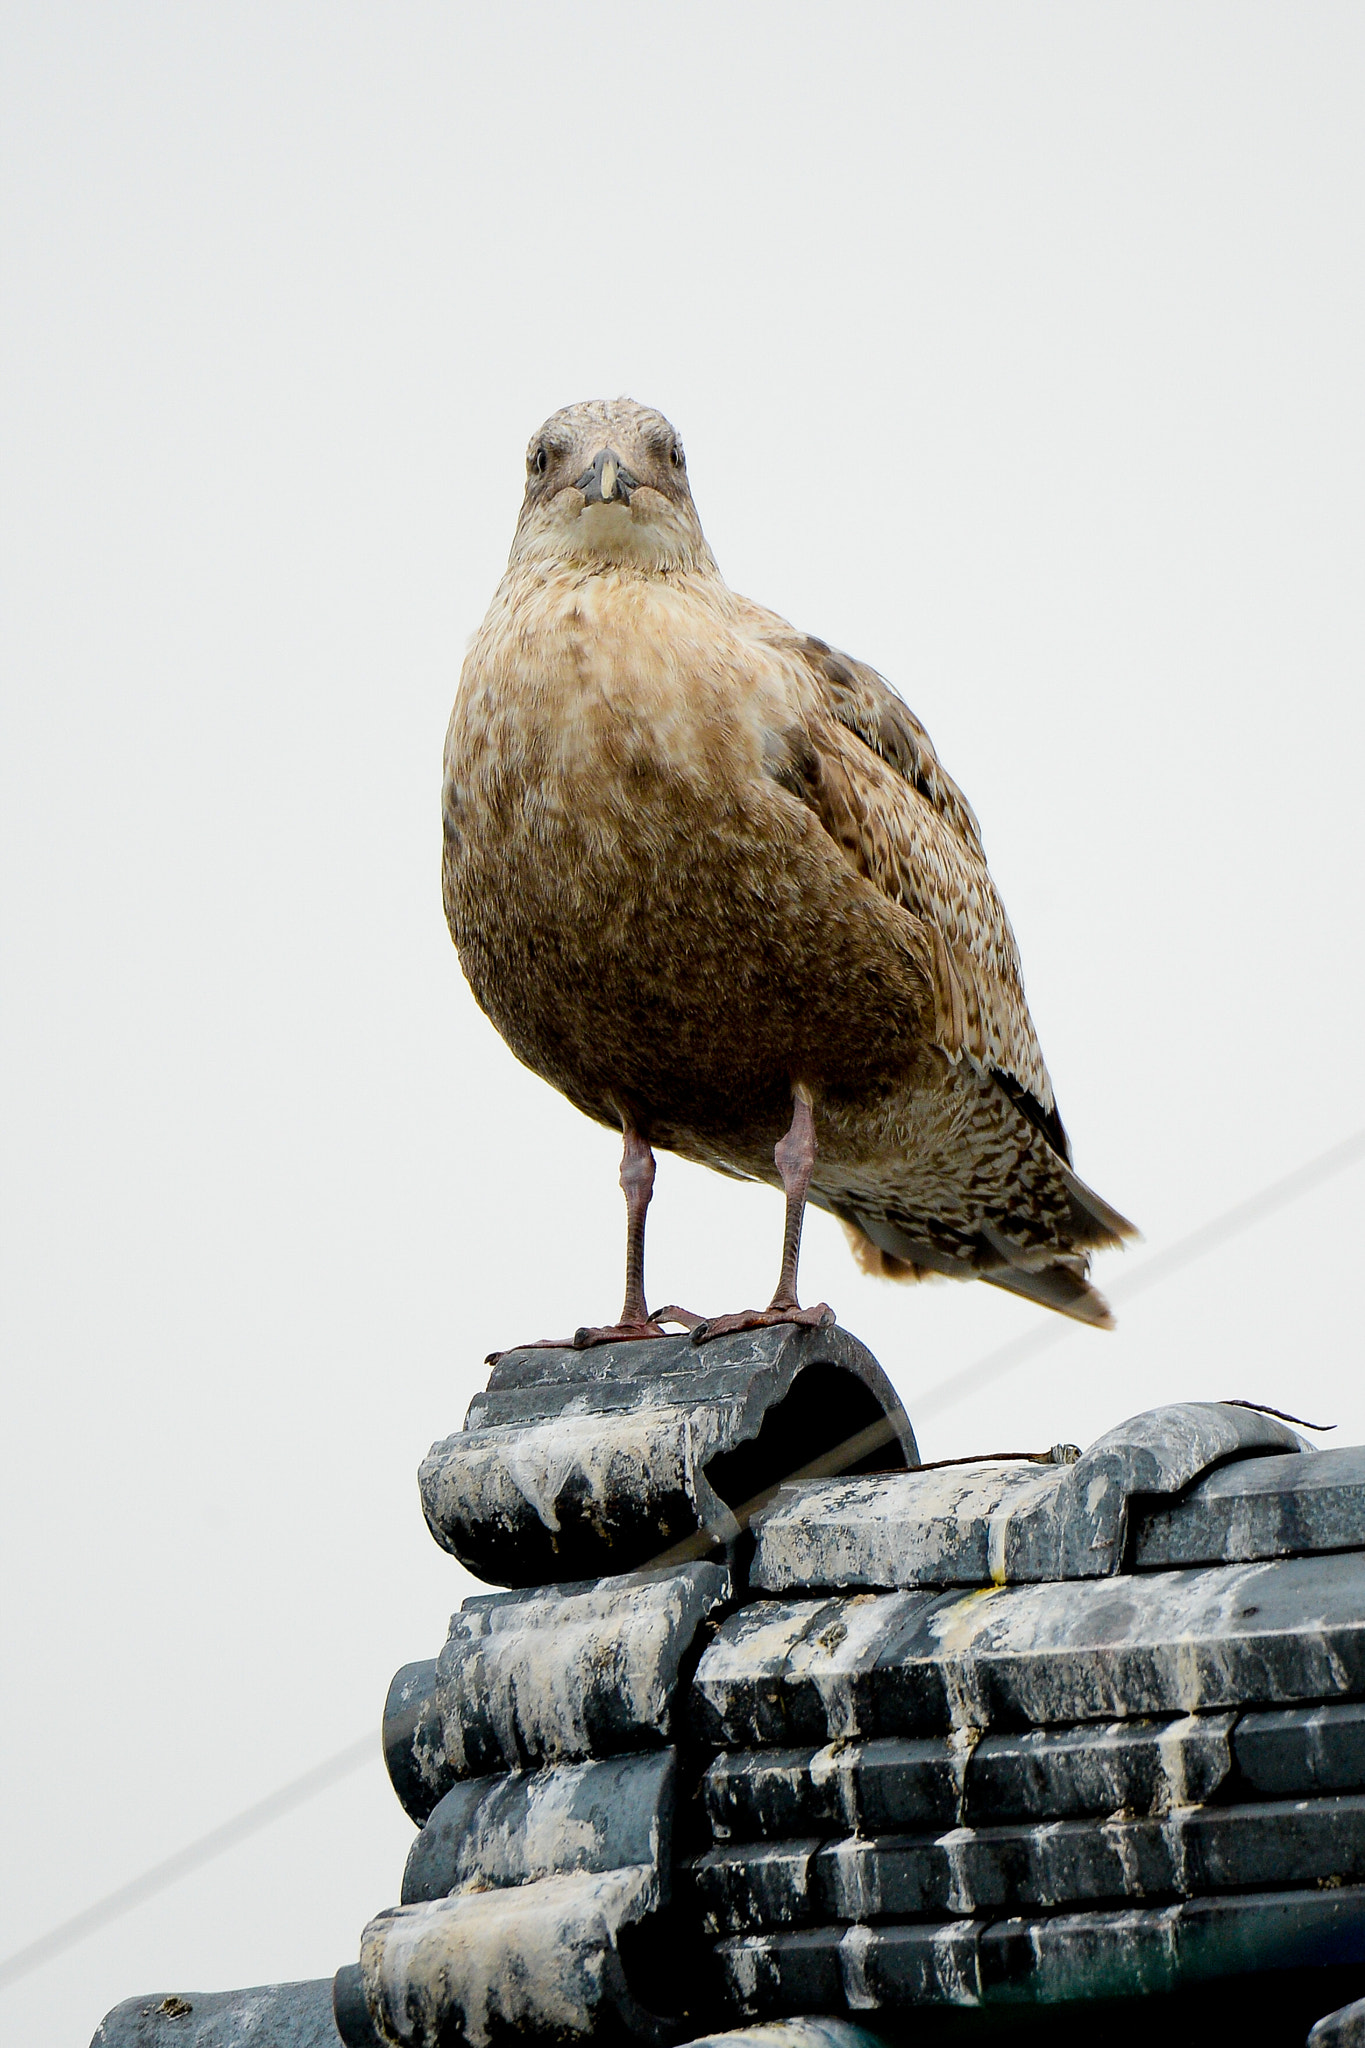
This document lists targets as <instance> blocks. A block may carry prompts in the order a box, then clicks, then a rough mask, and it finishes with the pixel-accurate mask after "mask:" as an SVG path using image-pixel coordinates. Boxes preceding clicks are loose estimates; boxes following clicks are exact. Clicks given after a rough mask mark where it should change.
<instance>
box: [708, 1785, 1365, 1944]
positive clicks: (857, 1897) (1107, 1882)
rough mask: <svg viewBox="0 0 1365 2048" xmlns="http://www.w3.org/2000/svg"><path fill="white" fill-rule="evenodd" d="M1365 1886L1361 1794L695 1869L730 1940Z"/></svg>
mask: <svg viewBox="0 0 1365 2048" xmlns="http://www.w3.org/2000/svg"><path fill="white" fill-rule="evenodd" d="M1361 1880H1365V1798H1362V1797H1360V1796H1355V1797H1350V1796H1343V1797H1338V1798H1332V1799H1315V1800H1302V1801H1292V1802H1291V1801H1284V1802H1277V1801H1267V1802H1263V1803H1260V1804H1256V1805H1250V1806H1198V1807H1182V1808H1179V1809H1177V1810H1176V1811H1175V1812H1172V1813H1169V1814H1166V1815H1164V1816H1162V1817H1159V1818H1155V1817H1154V1818H1148V1819H1134V1818H1129V1817H1127V1816H1122V1815H1113V1816H1111V1817H1109V1818H1105V1819H1091V1820H1068V1821H1051V1822H1048V1823H1046V1824H1044V1825H1043V1826H1032V1827H1029V1826H1015V1827H994V1828H969V1827H959V1828H953V1829H950V1830H948V1831H946V1832H945V1833H943V1834H940V1835H938V1836H931V1835H919V1836H897V1835H887V1836H874V1837H858V1836H855V1837H850V1838H845V1839H844V1840H842V1841H835V1842H824V1843H819V1842H815V1841H807V1842H792V1843H771V1842H765V1843H751V1844H746V1843H732V1844H729V1845H726V1846H724V1847H717V1848H715V1849H712V1850H710V1851H708V1852H707V1854H705V1855H703V1856H701V1857H699V1858H697V1860H696V1862H695V1864H694V1866H693V1872H692V1881H693V1884H694V1886H695V1889H696V1892H697V1895H698V1898H699V1899H700V1901H701V1904H702V1908H703V1911H704V1913H705V1914H706V1916H707V1923H708V1925H709V1927H710V1928H711V1929H712V1931H715V1932H724V1933H745V1932H751V1931H754V1930H756V1929H759V1928H764V1927H783V1926H801V1925H809V1924H814V1923H816V1922H828V1921H858V1922H864V1921H877V1920H900V1919H915V1918H920V1917H923V1916H924V1915H926V1914H944V1913H950V1914H961V1915H964V1916H966V1915H972V1914H978V1913H982V1912H992V1913H995V1912H1015V1911H1019V1910H1027V1909H1031V1908H1040V1907H1043V1908H1045V1907H1057V1906H1067V1905H1073V1904H1078V1903H1086V1902H1090V1901H1104V1900H1120V1899H1161V1898H1169V1897H1192V1896H1194V1895H1196V1894H1199V1893H1205V1892H1219V1891H1245V1890H1248V1889H1250V1888H1252V1887H1255V1886H1258V1885H1275V1886H1285V1885H1300V1884H1342V1883H1356V1882H1359V1881H1361Z"/></svg>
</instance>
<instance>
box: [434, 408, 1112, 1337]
mask: <svg viewBox="0 0 1365 2048" xmlns="http://www.w3.org/2000/svg"><path fill="white" fill-rule="evenodd" d="M444 811H445V834H446V840H445V863H444V889H445V903H446V913H447V917H448V919H449V923H450V929H451V933H452V935H453V937H454V939H455V943H456V945H457V947H458V948H459V953H460V960H461V963H462V965H463V967H464V970H465V973H466V974H467V976H468V978H469V982H470V986H471V987H472V989H473V991H474V994H475V996H476V997H477V999H478V1001H479V1002H480V1004H481V1005H482V1006H483V1008H484V1009H485V1010H486V1011H487V1012H488V1014H489V1016H490V1017H491V1018H492V1020H493V1022H494V1023H495V1024H496V1025H497V1027H498V1029H499V1031H500V1032H501V1033H502V1035H503V1037H504V1038H505V1039H506V1040H507V1042H508V1044H509V1045H510V1046H511V1047H512V1050H513V1051H514V1052H515V1053H516V1054H517V1055H518V1057H519V1058H520V1059H522V1060H524V1061H525V1063H526V1064H527V1065H528V1066H529V1067H531V1068H532V1069H533V1070H534V1071H535V1072H536V1073H538V1074H541V1075H543V1077H544V1078H545V1079H546V1080H547V1081H549V1082H551V1083H552V1084H553V1085H554V1086H555V1087H556V1088H558V1089H560V1090H561V1091H562V1092H563V1093H564V1094H565V1095H567V1096H568V1097H569V1099H570V1101H572V1102H574V1103H576V1104H577V1105H578V1107H579V1108H580V1109H582V1110H583V1111H584V1112H585V1113H586V1114H587V1115H589V1116H591V1117H594V1118H596V1119H597V1120H598V1121H599V1122H601V1123H604V1124H609V1125H612V1126H614V1127H616V1128H618V1129H621V1128H624V1129H625V1130H627V1132H630V1131H632V1130H633V1131H635V1132H637V1133H639V1135H640V1137H641V1138H643V1139H644V1140H646V1141H647V1142H648V1143H649V1144H654V1145H662V1146H665V1147H667V1148H668V1149H670V1150H672V1151H675V1152H678V1153H680V1154H682V1156H683V1157H685V1158H688V1159H693V1160H698V1161H701V1162H702V1163H703V1164H705V1165H708V1166H712V1167H715V1168H718V1169H719V1170H721V1171H722V1172H726V1173H731V1174H739V1175H743V1176H746V1177H752V1178H755V1179H759V1180H765V1181H774V1180H776V1178H777V1174H776V1172H775V1169H774V1165H773V1145H774V1140H775V1139H776V1138H778V1137H779V1136H780V1135H781V1133H782V1132H783V1131H784V1130H785V1128H786V1126H787V1122H788V1119H789V1118H790V1117H791V1114H792V1101H793V1094H794V1092H799V1093H800V1094H801V1095H802V1096H803V1097H804V1096H806V1095H808V1096H809V1099H810V1101H811V1103H812V1104H813V1108H814V1120H815V1130H816V1132H817V1134H818V1144H819V1153H818V1158H817V1160H816V1163H815V1167H814V1177H813V1180H812V1182H811V1188H810V1194H811V1199H812V1200H814V1201H817V1202H819V1203H820V1204H822V1205H823V1206H824V1207H825V1208H827V1209H830V1210H832V1211H833V1212H834V1213H835V1215H837V1216H839V1217H840V1218H841V1219H842V1220H843V1221H844V1223H845V1224H846V1225H847V1226H848V1228H849V1231H850V1235H851V1237H852V1238H853V1240H854V1245H855V1249H856V1250H857V1251H858V1252H859V1254H860V1256H861V1258H862V1259H863V1262H864V1264H866V1265H868V1266H869V1267H871V1268H873V1269H875V1270H882V1271H887V1272H891V1273H896V1274H900V1275H904V1276H906V1277H910V1276H918V1275H919V1274H922V1273H925V1272H930V1271H932V1272H941V1273H950V1274H954V1275H957V1276H959V1277H962V1278H972V1277H978V1278H981V1279H985V1280H988V1281H990V1282H992V1283H993V1284H994V1285H997V1286H1001V1287H1006V1288H1009V1289H1011V1290H1012V1291H1013V1292H1015V1293H1019V1294H1024V1295H1028V1296H1030V1297H1031V1298H1032V1299H1034V1300H1036V1301H1040V1302H1044V1303H1046V1304H1047V1305H1048V1306H1049V1307H1053V1308H1059V1309H1062V1310H1064V1311H1065V1312H1066V1313H1068V1314H1071V1315H1076V1316H1079V1317H1081V1318H1082V1319H1083V1320H1086V1321H1090V1322H1107V1321H1108V1311H1107V1309H1106V1308H1105V1305H1104V1302H1103V1300H1102V1298H1101V1297H1100V1296H1099V1295H1098V1294H1096V1293H1095V1291H1094V1290H1093V1289H1092V1288H1091V1287H1089V1285H1088V1283H1087V1281H1086V1279H1085V1272H1086V1265H1087V1254H1088V1251H1089V1249H1090V1248H1091V1247H1092V1246H1096V1245H1105V1244H1112V1243H1115V1242H1117V1241H1118V1240H1119V1239H1120V1238H1121V1237H1123V1236H1125V1235H1127V1234H1128V1232H1129V1229H1130V1226H1129V1225H1127V1224H1126V1223H1125V1222H1124V1220H1123V1219H1122V1218H1121V1217H1120V1216H1118V1215H1117V1214H1116V1213H1115V1212H1114V1211H1113V1210H1112V1209H1110V1208H1109V1207H1108V1206H1107V1205H1106V1204H1105V1203H1104V1202H1102V1201H1101V1200H1100V1199H1099V1198H1098V1197H1097V1196H1095V1195H1094V1194H1092V1193H1091V1192H1090V1191H1089V1190H1088V1189H1087V1188H1085V1187H1084V1186H1083V1185H1082V1183H1081V1182H1080V1181H1079V1180H1078V1179H1077V1178H1076V1176H1075V1175H1074V1174H1073V1172H1072V1171H1071V1167H1070V1152H1069V1147H1068V1144H1067V1140H1066V1135H1065V1133H1064V1131H1063V1129H1062V1125H1061V1121H1060V1119H1059V1117H1058V1115H1057V1109H1056V1105H1055V1102H1054V1100H1053V1093H1052V1084H1051V1081H1050V1080H1049V1078H1048V1073H1047V1069H1046V1067H1045V1066H1044V1064H1043V1058H1042V1054H1041V1052H1040V1051H1039V1048H1038V1043H1037V1039H1036V1037H1035V1035H1034V1030H1033V1025H1032V1021H1031V1019H1030V1017H1029V1013H1028V1008H1027V1005H1026V1003H1025V1001H1024V992H1023V983H1022V979H1021V975H1020V968H1019V957H1018V951H1017V948H1016V946H1015V942H1014V935H1013V933H1012V931H1011V930H1010V926H1009V920H1008V919H1007V917H1006V915H1005V911H1004V908H1003V906H1002V904H1001V902H1000V899H999V897H998V895H997V894H996V891H995V887H994V884H993V883H992V881H991V877H990V874H989V872H988V870H987V867H986V860H985V855H984V853H983V851H982V846H981V837H980V832H979V829H978V826H977V822H976V819H975V817H974V815H973V813H972V810H971V807H970V806H969V804H968V803H967V801H966V799H965V797H964V796H963V795H962V793H961V791H960V790H959V789H958V788H957V785H956V784H955V783H954V782H953V781H952V779H951V777H950V776H949V775H948V774H947V773H946V771H945V770H944V768H943V767H942V765H941V763H940V762H939V760H938V757H937V755H936V754H935V752H934V749H933V746H932V744H931V742H930V740H929V736H928V734H927V733H926V732H925V731H924V728H923V727H922V726H921V725H920V723H919V721H918V720H917V719H916V718H915V716H914V715H913V713H912V712H911V711H910V710H909V709H908V708H907V707H906V705H905V704H903V703H902V701H901V700H900V698H899V697H898V696H896V694H895V693H894V691H892V690H891V688H890V687H889V686H888V685H887V684H886V683H885V682H884V681H883V680H882V678H881V677H880V676H879V675H877V674H876V673H875V672H874V671H873V670H872V669H870V668H867V667H865V666H863V665H862V664H861V663H859V662H856V661H853V660H850V659H849V658H848V657H847V656H845V655H842V654H838V653H836V652H835V651H834V650H833V649H831V648H829V647H827V646H826V645H825V643H824V642H823V641H820V640H816V639H812V638H810V637H808V636H806V635H803V634H801V633H799V632H797V631H796V630H795V629H794V628H792V627H791V626H789V625H788V624H787V623H786V622H785V621H784V620H782V619H780V618H778V617H777V616H776V615H775V614H773V613H771V612H768V611H765V610H763V609H761V608H760V607H759V606H757V605H753V604H751V603H749V602H748V601H747V600H746V599H744V598H741V597H739V596H737V595H736V594H735V593H734V592H733V591H731V590H730V589H729V588H728V586H727V585H726V583H725V582H724V581H723V579H722V578H721V576H720V573H719V571H718V570H717V568H716V565H715V562H714V560H713V559H712V556H711V553H710V550H709V548H708V547H707V545H706V542H705V540H704V538H703V536H702V532H701V527H700V524H699V523H698V520H697V516H696V512H695V510H694V508H693V505H692V499H691V494H690V491H689V489H688V484H687V476H686V470H685V467H684V465H683V461H682V454H681V449H680V448H679V446H678V443H677V439H676V436H675V435H674V433H673V430H672V428H671V427H670V426H669V424H668V422H667V421H666V420H665V419H663V418H662V417H661V415H660V414H658V413H656V412H652V411H650V410H648V409H647V408H645V407H642V406H638V405H635V404H634V403H632V402H631V401H630V400H627V399H621V400H617V401H615V402H613V403H609V404H600V403H598V404H590V405H578V406H572V407H568V408H566V409H565V411H563V412H560V413H556V414H555V415H554V417H553V418H552V419H551V420H549V421H547V423H546V425H545V426H544V427H543V428H542V429H541V432H540V433H539V434H538V435H537V436H536V438H535V440H534V441H533V442H532V444H531V449H530V454H529V457H528V477H527V487H526V497H525V502H524V504H523V507H522V512H521V517H520V520H519V522H518V526H517V531H516V537H515V540H514V542H513V546H512V554H511V559H510V562H509V565H508V569H507V574H506V575H505V577H504V578H503V581H502V583H501V585H500V586H499V588H498V591H497V593H496V595H495V597H494V599H493V602H492V604H491V606H490V608H489V611H488V615H487V617H486V618H485V620H484V622H483V625H482V627H481V628H480V630H479V633H478V635H477V636H476V638H475V640H474V643H473V645H472V647H471V649H470V652H469V656H468V659H467V660H466V662H465V666H464V672H463V675H462V677H461V681H460V690H459V695H458V697H457V699H456V704H455V709H454V713H453V715H452V717H451V722H450V731H449V735H448V738H447V743H446V764H445V792H444ZM647 1199H648V1189H647V1187H646V1188H645V1190H644V1194H643V1198H642V1202H641V1205H640V1208H639V1219H638V1220H639V1228H640V1232H641V1243H642V1241H643V1239H642V1233H643V1201H647ZM634 1215H635V1211H634V1210H632V1217H633V1218H634ZM798 1220H799V1218H798ZM793 1298H794V1297H793ZM639 1301H640V1306H641V1309H642V1303H643V1296H642V1295H641V1296H640V1297H639Z"/></svg>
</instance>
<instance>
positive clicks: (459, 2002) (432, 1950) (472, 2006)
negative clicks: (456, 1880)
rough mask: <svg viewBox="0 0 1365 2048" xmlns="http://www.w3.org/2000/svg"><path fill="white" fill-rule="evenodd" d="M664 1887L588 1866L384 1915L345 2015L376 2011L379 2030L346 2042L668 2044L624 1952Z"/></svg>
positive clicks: (370, 1935)
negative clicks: (636, 1993)
mask: <svg viewBox="0 0 1365 2048" xmlns="http://www.w3.org/2000/svg"><path fill="white" fill-rule="evenodd" d="M653 1892H654V1881H653V1877H652V1874H651V1873H650V1872H648V1871H640V1870H617V1871H609V1872H604V1873H589V1872H579V1873H575V1874H574V1875H572V1876H564V1877H546V1878H541V1879H540V1880H538V1881H537V1882H535V1883H532V1884H524V1885H520V1886H518V1887H516V1888H514V1889H511V1890H506V1891H487V1892H473V1893H462V1894H457V1896H456V1897H454V1898H451V1899H437V1900H432V1901H429V1902H427V1903H426V1904H423V1905H413V1906H397V1907H394V1908H393V1909H392V1910H391V1911H390V1912H387V1913H381V1914H379V1915H378V1916H377V1918H375V1919H373V1920H371V1921H370V1923H369V1925H368V1926H367V1927H366V1929H365V1932H364V1935H363V1937H362V1940H361V1949H360V1964H359V1969H358V1971H357V1970H355V1969H354V1968H353V1969H351V1970H349V1971H348V1972H346V1973H345V1975H346V1983H345V1986H344V1988H343V1993H342V1995H341V1996H339V1997H338V1999H337V2008H338V2012H339V2014H340V2013H341V2012H342V2011H343V2010H344V2011H346V2012H347V2013H348V2015H349V2014H355V2015H356V2018H357V2019H361V2018H362V2017H363V2015H368V2018H369V2021H370V2025H371V2029H372V2035H371V2037H370V2038H367V2037H366V2035H365V2033H364V2031H363V2025H357V2024H355V2022H354V2021H352V2024H351V2028H350V2030H349V2031H348V2029H347V2028H346V2027H345V2026H343V2029H342V2032H343V2038H345V2039H346V2040H347V2041H348V2048H371V2043H372V2040H377V2041H378V2042H380V2043H384V2042H398V2043H402V2044H403V2048H446V2044H448V2043H450V2042H453V2041H459V2040H464V2041H476V2042H485V2043H490V2044H491V2043H498V2042H506V2041H511V2040H517V2039H531V2040H537V2039H539V2040H553V2041H555V2042H556V2043H559V2044H561V2048H567V2044H571V2043H581V2044H584V2048H587V2044H589V2043H591V2042H593V2041H594V2040H595V2039H597V2038H600V2037H602V2036H607V2037H619V2036H620V2035H621V2034H625V2035H626V2036H628V2037H633V2038H635V2039H636V2040H639V2041H641V2042H644V2043H654V2044H656V2048H661V2044H662V2042H663V2041H664V2039H666V2038H667V2032H668V2030H667V2029H666V2028H665V2027H664V2026H662V2025H661V2024H660V2022H659V2021H658V2020H657V2019H655V2018H654V2017H653V2016H652V2015H651V2014H650V2013H648V2012H647V2011H645V2010H643V2009H642V2008H641V2007H640V2005H639V2004H638V2002H637V2001H636V1999H635V1998H634V1997H633V1995H632V1993H631V1991H630V1989H629V1986H628V1984H627V1981H626V1976H625V1972H624V1970H623V1968H622V1964H621V1960H620V1954H619V1948H618V1943H619V1940H620V1936H621V1933H622V1931H623V1929H625V1928H626V1927H628V1926H631V1925H633V1924H634V1923H635V1922H637V1921H638V1920H639V1919H640V1918H641V1916H642V1915H643V1914H645V1913H647V1912H648V1911H649V1910H650V1907H651V1905H652V1902H653ZM357 1992H358V1993H359V1994H360V1996H359V1997H357Z"/></svg>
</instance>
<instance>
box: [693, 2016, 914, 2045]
mask: <svg viewBox="0 0 1365 2048" xmlns="http://www.w3.org/2000/svg"><path fill="white" fill-rule="evenodd" d="M683 2048H883V2044H882V2043H881V2042H880V2041H879V2040H878V2038H877V2036H876V2035H875V2034H869V2033H867V2032H866V2031H865V2029H864V2028H862V2027H854V2026H850V2025H849V2023H848V2021H847V2020H820V2019H799V2020H769V2021H767V2022H766V2023H760V2025H758V2026H756V2027H732V2028H729V2029H727V2031H726V2032H724V2033H721V2034H699V2035H698V2036H697V2038H696V2039H695V2040H694V2041H685V2042H684V2043H683Z"/></svg>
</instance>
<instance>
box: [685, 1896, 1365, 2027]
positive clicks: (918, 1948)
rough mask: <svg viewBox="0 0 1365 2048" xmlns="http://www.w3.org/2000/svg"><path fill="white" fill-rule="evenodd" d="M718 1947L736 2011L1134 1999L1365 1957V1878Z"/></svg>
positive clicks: (741, 1939) (862, 2011) (832, 1930)
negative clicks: (1356, 1882)
mask: <svg viewBox="0 0 1365 2048" xmlns="http://www.w3.org/2000/svg"><path fill="white" fill-rule="evenodd" d="M716 1956H717V1961H718V1963H719V1966H720V1969H721V1972H722V1976H723V1979H724V1982H725V1986H726V1990H727V1992H728V1994H729V1997H730V1999H731V2000H732V2002H733V2004H734V2006H735V2009H736V2011H737V2012H738V2013H740V2014H742V2015H743V2016H745V2017H753V2018H761V2017H767V2016H769V2015H778V2014H782V2013H786V2012H800V2011H809V2010H811V2009H812V2007H818V2009H821V2010H824V2011H826V2012H850V2013H853V2014H855V2015H859V2016H861V2017H865V2018H868V2019H871V2018H872V2016H873V2015H875V2014H877V2013H893V2012H897V2011H904V2010H906V2009H908V2008H911V2007H914V2006H920V2005H949V2006H952V2005H966V2006H975V2005H997V2004H1005V2005H1041V2004H1051V2003H1056V2002H1060V2001H1063V2000H1075V1999H1101V1998H1136V1997H1144V1996H1149V1995H1151V1994H1152V1993H1156V1992H1163V1991H1171V1990H1175V1989H1177V1988H1179V1987H1180V1986H1182V1985H1185V1984H1193V1983H1206V1982H1210V1981H1214V1980H1217V1979H1219V1978H1223V1977H1242V1976H1246V1975H1248V1974H1252V1973H1254V1972H1257V1971H1278V1970H1290V1969H1304V1968H1309V1967H1318V1966H1331V1965H1359V1964H1362V1963H1365V1888H1361V1887H1359V1886H1342V1887H1339V1888H1332V1889H1328V1890H1316V1889H1315V1890H1307V1891H1274V1892H1259V1893H1253V1894H1248V1895H1241V1896H1237V1895H1234V1896H1228V1897H1223V1898H1213V1899H1189V1900H1185V1901H1182V1902H1181V1903H1179V1904H1176V1905H1172V1906H1163V1907H1133V1908H1127V1909H1124V1910H1122V1911H1117V1912H1087V1913H1067V1914H1055V1915H1050V1916H1048V1917H1045V1918H1042V1919H1038V1918H1033V1919H1025V1918H1010V1919H1004V1920H994V1921H991V1920H980V1919H978V1920H961V1921H957V1922H947V1923H936V1922H932V1921H928V1922H921V1923H919V1924H917V1925H911V1926H885V1927H869V1926H860V1927H847V1928H844V1927H820V1928H810V1929H801V1930H797V1931H794V1932H790V1933H788V1932H783V1933H773V1934H759V1935H736V1936H733V1937H731V1938H730V1939H728V1940H726V1941H721V1942H718V1943H717V1945H716Z"/></svg>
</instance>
